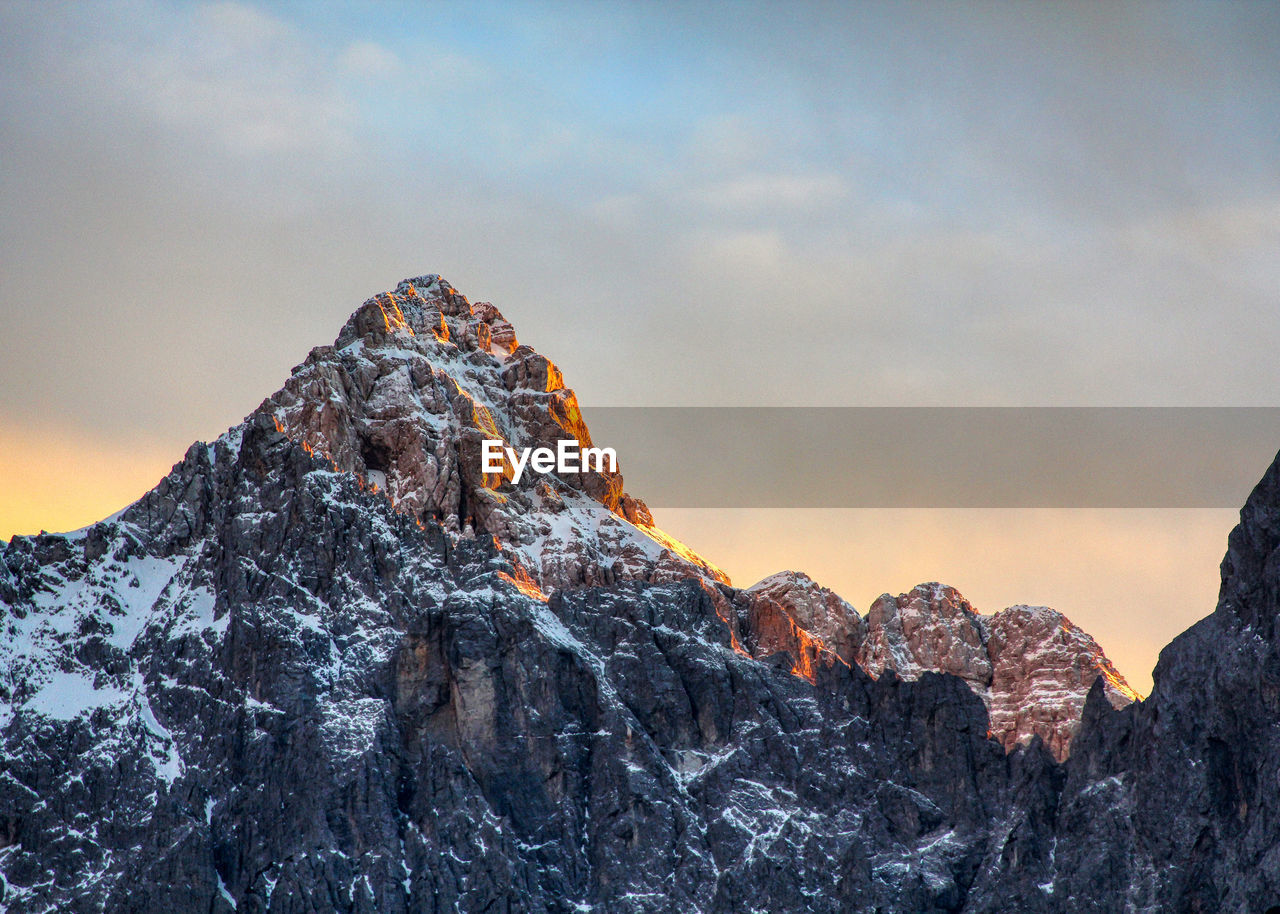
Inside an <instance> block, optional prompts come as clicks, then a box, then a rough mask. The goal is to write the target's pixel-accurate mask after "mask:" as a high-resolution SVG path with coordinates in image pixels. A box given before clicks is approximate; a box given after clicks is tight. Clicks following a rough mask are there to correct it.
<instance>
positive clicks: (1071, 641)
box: [743, 571, 1141, 761]
mask: <svg viewBox="0 0 1280 914" xmlns="http://www.w3.org/2000/svg"><path fill="white" fill-rule="evenodd" d="M743 596H744V597H745V598H746V600H747V606H748V611H747V613H746V618H745V623H744V626H743V627H744V629H745V630H746V631H747V632H748V635H747V643H748V645H749V646H750V647H751V648H752V651H753V653H754V654H755V655H756V656H765V655H768V654H770V653H775V652H778V651H787V652H789V653H790V654H791V655H792V656H793V657H797V658H806V657H812V660H811V661H809V664H808V666H809V667H810V668H811V667H812V666H813V664H814V663H817V664H822V663H823V662H825V663H826V664H827V665H830V664H831V663H833V662H835V659H836V658H838V659H839V660H840V661H842V662H843V663H845V664H846V665H848V664H856V665H857V666H859V667H861V668H862V669H863V670H865V671H866V672H867V673H869V674H870V675H871V676H873V677H876V678H879V677H880V676H881V675H882V674H883V673H884V671H885V670H892V671H893V672H894V673H896V674H897V675H898V676H900V677H902V678H903V679H917V678H919V676H920V675H921V674H922V673H925V672H935V673H950V674H951V675H953V676H957V677H959V678H960V679H962V680H964V682H965V683H966V684H967V685H968V686H969V688H970V689H972V690H973V692H974V693H975V694H976V695H978V697H979V698H981V699H982V700H983V703H984V704H985V705H986V706H987V711H988V713H989V715H990V729H991V735H992V737H993V738H995V739H997V740H998V741H999V742H1000V743H1001V745H1003V746H1004V747H1005V748H1006V749H1012V748H1013V747H1014V746H1017V745H1025V744H1027V743H1029V742H1030V741H1031V739H1032V738H1033V737H1036V736H1038V737H1040V739H1041V740H1043V742H1044V743H1045V745H1046V746H1047V747H1048V748H1049V751H1050V752H1051V753H1052V754H1053V756H1054V758H1056V759H1057V760H1058V761H1062V760H1063V759H1064V758H1066V757H1067V755H1068V753H1069V752H1070V747H1071V740H1072V738H1073V737H1074V736H1075V734H1076V732H1077V731H1078V730H1079V728H1080V716H1081V713H1082V712H1083V710H1084V703H1085V697H1086V696H1087V695H1088V693H1089V688H1090V686H1092V685H1093V682H1094V680H1095V679H1097V678H1098V677H1099V676H1101V677H1102V680H1103V685H1104V694H1105V695H1106V697H1107V700H1108V701H1109V702H1110V703H1111V704H1112V705H1113V706H1114V707H1118V708H1119V707H1124V706H1125V705H1127V704H1129V702H1131V701H1135V700H1138V699H1139V698H1140V697H1141V696H1139V695H1138V694H1137V693H1136V692H1134V691H1133V690H1132V689H1131V688H1130V687H1129V685H1128V683H1126V682H1125V680H1124V677H1123V676H1121V675H1120V674H1119V672H1117V671H1116V669H1115V667H1114V666H1112V664H1111V661H1110V660H1108V659H1107V657H1106V655H1105V654H1104V653H1103V652H1102V649H1101V648H1100V647H1099V646H1098V644H1097V642H1096V641H1094V640H1093V638H1091V637H1090V636H1089V635H1088V634H1086V633H1085V632H1084V631H1082V630H1081V629H1080V628H1079V627H1077V626H1076V625H1074V624H1072V623H1071V621H1070V620H1068V619H1067V618H1066V617H1065V616H1063V615H1062V614H1061V613H1059V612H1056V611H1054V610H1052V609H1049V608H1048V607H1044V606H1011V607H1009V608H1008V609H1005V610H1001V611H1000V612H998V613H996V614H994V615H991V616H984V615H980V614H979V613H978V612H977V611H975V610H974V609H973V607H972V606H971V605H970V604H969V601H968V600H966V599H965V598H964V597H963V596H961V595H960V593H959V591H957V590H956V589H955V588H953V587H946V586H944V585H941V584H921V585H920V586H918V587H916V588H914V589H913V590H912V591H911V592H910V593H906V594H899V595H898V596H897V597H891V596H889V595H888V594H884V595H883V596H881V597H880V598H879V599H877V600H876V601H875V602H874V603H873V604H872V605H871V609H870V610H868V612H867V615H866V617H865V618H863V617H860V616H859V615H858V613H857V611H856V610H854V609H853V607H852V606H850V605H849V604H848V603H846V602H845V601H844V600H843V599H841V598H840V597H839V596H837V595H836V594H834V593H832V592H831V591H830V590H827V589H826V588H824V587H821V586H819V585H818V584H817V583H815V582H814V581H813V580H812V579H810V578H809V577H807V576H806V575H803V574H799V573H797V572H791V571H788V572H782V573H781V574H776V575H773V576H771V577H768V578H765V579H764V580H763V581H761V582H760V583H759V584H756V585H755V586H754V587H750V588H748V589H747V590H746V591H744V592H743ZM824 651H825V652H826V653H824ZM832 654H834V655H835V656H834V657H832V656H831V655H832ZM798 667H800V668H801V669H802V671H803V669H804V665H803V664H798Z"/></svg>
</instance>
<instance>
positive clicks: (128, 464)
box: [0, 423, 1261, 694]
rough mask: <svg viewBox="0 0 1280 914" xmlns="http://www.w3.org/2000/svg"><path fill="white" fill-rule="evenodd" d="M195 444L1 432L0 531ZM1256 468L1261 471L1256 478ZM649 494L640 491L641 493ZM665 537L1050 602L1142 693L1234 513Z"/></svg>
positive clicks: (89, 515)
mask: <svg viewBox="0 0 1280 914" xmlns="http://www.w3.org/2000/svg"><path fill="white" fill-rule="evenodd" d="M188 443H189V442H186V443H182V444H178V443H176V442H174V441H171V440H166V439H164V438H161V437H160V436H154V437H152V438H149V439H148V438H141V439H136V440H132V441H130V440H126V439H122V438H120V437H119V436H115V437H108V436H105V435H104V436H99V437H95V436H93V435H91V434H86V433H72V432H69V431H66V430H62V429H59V428H58V427H57V426H56V425H54V424H53V423H37V424H34V425H32V424H28V425H25V426H23V425H7V426H5V427H3V428H0V479H3V480H4V481H5V482H4V485H3V486H2V487H0V538H4V539H6V540H7V539H8V538H9V537H11V536H12V535H14V534H15V533H36V532H39V531H40V530H42V529H43V530H49V531H53V532H61V531H67V530H74V529H78V528H80V527H83V526H85V525H87V524H91V523H93V522H94V521H96V520H100V519H102V518H104V517H106V516H108V515H110V514H113V513H114V512H116V511H118V510H120V509H121V508H123V507H124V506H125V505H127V504H129V503H130V502H132V501H133V500H135V499H136V498H138V497H139V496H141V495H142V494H143V493H144V492H146V491H147V490H149V489H150V488H151V487H152V486H154V485H155V484H156V483H157V482H158V481H159V480H160V479H161V478H162V477H163V476H164V474H165V473H166V472H168V470H169V468H170V467H171V466H172V465H173V464H174V463H175V462H176V461H177V460H179V459H180V458H181V456H182V454H183V452H184V451H185V449H186V445H187V444H188ZM1259 472H1261V469H1260V470H1259ZM638 494H640V495H641V496H642V497H643V493H638ZM655 513H656V515H657V520H658V523H659V525H660V526H662V528H663V529H665V530H667V531H668V532H669V533H671V534H672V535H674V536H676V537H678V538H680V539H683V540H684V541H685V542H687V543H688V544H689V545H690V546H692V547H693V548H695V549H697V550H698V551H699V552H701V553H702V554H703V555H705V556H706V557H707V558H709V559H711V560H712V561H713V562H715V563H716V564H718V565H719V566H720V567H721V568H723V569H724V570H725V571H726V572H728V573H729V575H730V576H731V577H732V578H733V581H734V583H735V584H737V585H738V586H741V587H746V586H749V585H751V584H753V583H755V582H756V581H757V580H759V579H760V578H762V577H765V576H766V575H769V574H772V573H773V572H776V571H781V570H783V569H794V570H797V571H803V572H805V573H806V574H809V575H810V576H811V577H813V578H814V579H816V580H817V581H819V582H820V583H822V584H824V585H825V586H827V587H830V588H831V589H833V590H835V591H836V592H837V593H839V594H841V595H842V596H843V597H844V598H845V599H846V600H848V601H849V602H850V603H852V604H853V606H854V607H855V608H856V609H858V610H859V611H860V612H865V611H866V609H867V607H868V606H869V605H870V603H871V601H872V600H874V599H875V597H877V596H878V595H879V594H881V593H884V592H890V593H900V592H903V591H906V590H909V589H910V588H911V587H913V586H914V585H916V584H919V583H922V582H924V581H935V580H936V581H943V582H945V583H947V584H951V585H953V586H955V587H957V588H958V589H959V590H960V591H961V592H962V593H963V594H965V596H967V597H968V598H969V599H970V600H971V601H972V602H973V604H974V605H975V606H976V607H977V608H978V609H979V610H980V611H982V612H995V611H997V610H1000V609H1003V608H1004V607H1005V606H1009V605H1011V604H1014V603H1030V604H1043V605H1048V606H1053V607H1054V608H1056V609H1059V610H1061V611H1062V612H1064V613H1066V615H1067V616H1068V617H1069V618H1070V619H1071V620H1072V621H1074V622H1075V623H1076V624H1078V625H1080V626H1081V627H1082V628H1084V629H1085V630H1086V631H1088V632H1089V633H1090V634H1092V635H1093V636H1094V637H1095V638H1097V639H1098V641H1099V642H1100V643H1101V644H1102V646H1103V649H1104V650H1105V651H1106V652H1107V654H1108V656H1110V657H1111V659H1112V661H1114V662H1115V664H1116V666H1117V667H1118V668H1119V669H1120V671H1121V672H1122V673H1124V675H1125V676H1126V677H1127V678H1128V680H1129V682H1130V684H1132V685H1133V686H1134V687H1135V688H1136V689H1138V690H1139V691H1140V692H1143V693H1144V694H1146V693H1147V692H1148V691H1150V689H1151V669H1152V667H1153V666H1154V665H1155V661H1156V657H1157V655H1158V653H1159V651H1160V649H1161V648H1162V647H1164V645H1165V644H1167V643H1168V642H1169V641H1170V640H1171V639H1172V638H1173V637H1174V636H1175V635H1177V634H1178V633H1179V632H1181V631H1182V630H1183V629H1185V628H1186V627H1187V626H1188V625H1190V624H1191V623H1193V622H1195V621H1196V620H1197V619H1199V618H1202V617H1203V616H1205V615H1207V614H1208V613H1209V612H1211V611H1212V610H1213V607H1214V603H1215V601H1216V599H1217V588H1218V563H1219V562H1220V561H1221V559H1222V554H1223V552H1224V551H1225V549H1226V538H1227V534H1228V533H1229V532H1230V530H1231V528H1232V526H1233V525H1234V524H1235V521H1236V514H1237V513H1236V512H1235V511H1231V510H1210V509H1158V510H1157V509H1152V510H1119V509H1107V510H1101V509H1099V510H1093V509H1043V510H1032V509H816V508H798V509H750V510H748V509H709V508H708V509H673V508H664V509H660V510H658V511H656V512H655Z"/></svg>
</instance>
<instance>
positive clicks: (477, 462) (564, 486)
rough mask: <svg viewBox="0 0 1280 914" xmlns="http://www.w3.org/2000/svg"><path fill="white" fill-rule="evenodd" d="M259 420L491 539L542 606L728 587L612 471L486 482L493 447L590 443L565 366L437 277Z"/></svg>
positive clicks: (372, 305)
mask: <svg viewBox="0 0 1280 914" xmlns="http://www.w3.org/2000/svg"><path fill="white" fill-rule="evenodd" d="M258 411H259V412H261V413H265V414H267V415H269V416H270V417H271V419H272V421H273V422H274V423H275V425H276V427H277V428H278V429H279V430H280V431H281V432H283V433H284V434H285V435H287V436H288V437H290V438H291V439H293V440H295V441H297V442H299V443H300V444H302V445H303V446H304V447H305V448H307V449H308V450H309V451H311V452H312V453H314V454H317V455H320V456H322V457H324V458H326V459H328V460H330V461H331V462H332V463H333V465H334V467H335V468H337V469H339V470H341V471H344V472H349V473H354V474H355V475H356V476H357V477H359V478H360V479H361V481H362V482H364V483H365V484H367V485H369V486H371V487H376V489H378V490H379V491H382V492H383V493H385V494H386V496H387V497H389V498H390V499H391V500H392V502H393V503H394V505H395V506H396V508H397V510H400V511H402V512H404V513H407V514H409V515H411V516H412V517H414V518H415V519H417V520H419V521H423V522H425V521H428V520H432V521H436V522H438V523H440V524H441V525H442V526H443V527H444V528H445V529H446V530H448V531H452V532H453V533H455V534H459V535H485V536H491V537H493V538H494V541H495V542H496V543H497V545H498V548H499V549H500V550H501V551H502V552H503V553H504V555H505V556H506V557H507V558H509V559H510V560H511V561H512V563H513V564H514V565H515V566H516V567H517V568H518V569H520V571H521V572H522V573H524V574H525V575H527V577H528V579H529V581H530V582H532V583H533V584H535V585H536V587H538V588H541V589H542V590H547V589H559V588H564V587H577V586H584V585H595V584H607V583H613V582H615V581H617V580H627V579H642V580H653V579H654V578H655V576H657V577H658V578H659V579H662V580H669V579H672V578H679V577H692V578H697V579H706V580H708V581H711V582H717V581H718V582H725V583H727V582H728V578H727V576H725V575H724V573H723V572H721V571H719V569H717V568H715V567H714V566H713V565H711V563H709V562H707V561H706V560H705V559H703V558H701V557H700V556H698V555H697V554H696V553H694V552H693V551H692V550H690V549H688V548H687V547H685V546H684V545H683V544H680V543H678V542H676V541H675V540H673V539H671V538H670V537H668V536H667V535H666V534H664V533H662V531H660V530H658V529H657V527H656V526H655V525H654V522H653V516H652V515H651V514H650V512H649V509H648V508H647V507H646V506H645V504H644V502H642V501H641V500H639V499H637V498H634V497H633V496H631V495H629V494H627V493H626V492H625V491H624V489H623V480H622V475H621V474H620V473H619V472H618V471H617V467H616V455H615V461H614V465H613V466H612V467H610V466H607V465H604V464H603V461H602V462H601V463H600V464H598V465H596V466H595V467H593V468H591V469H588V470H586V471H584V472H579V473H572V474H569V473H555V472H549V473H542V474H539V473H524V474H521V475H520V476H519V477H518V476H517V474H515V473H513V472H512V471H511V469H510V466H509V464H508V465H507V466H505V467H504V469H503V470H502V471H499V472H486V471H485V469H484V466H485V464H484V461H483V460H482V457H483V452H482V445H483V443H484V442H485V441H500V442H501V446H502V447H503V448H506V447H510V448H511V449H512V450H513V451H514V450H518V449H525V448H538V447H548V448H551V449H553V450H554V449H555V448H556V446H557V443H558V442H559V441H562V440H566V439H568V440H574V441H577V442H578V444H579V446H580V447H584V448H585V447H592V446H594V443H593V441H592V439H591V433H590V430H589V429H588V428H587V425H586V422H585V421H584V419H583V417H582V411H581V409H580V408H579V405H578V400H577V396H576V395H575V394H574V392H573V391H572V390H570V389H569V388H568V387H566V386H565V383H564V377H563V375H562V374H561V372H560V370H559V369H558V368H557V367H556V366H555V364H554V363H553V362H551V361H550V360H549V359H547V358H546V357H545V356H543V355H541V354H540V353H538V352H536V351H535V350H534V349H532V348H531V347H529V346H523V345H520V344H519V342H518V341H517V339H516V335H515V330H514V328H513V327H512V326H511V323H510V322H509V321H507V320H506V318H505V317H503V315H502V313H501V312H500V311H499V310H498V309H497V308H495V307H494V306H493V305H492V304H490V303H488V302H477V303H476V304H474V305H473V304H472V303H471V302H470V301H469V300H468V299H467V298H466V296H464V295H462V294H461V293H460V292H458V291H457V290H456V289H455V288H454V287H453V286H452V285H451V284H450V283H448V282H447V281H445V280H444V279H442V278H441V277H440V276H438V275H437V274H426V275H423V276H417V277H413V278H410V279H405V280H402V281H401V282H400V283H398V284H397V285H396V287H395V289H394V290H393V291H390V292H380V293H378V294H377V295H374V296H372V297H371V298H369V299H367V300H366V301H365V302H364V303H363V304H362V305H361V306H360V307H359V308H357V309H356V311H355V313H354V314H352V315H351V317H350V318H349V319H348V320H347V322H346V324H345V325H344V326H343V328H342V330H341V332H340V333H339V334H338V338H337V340H336V341H335V342H334V344H333V345H332V346H322V347H318V348H317V349H314V350H312V352H311V354H310V355H309V356H308V357H307V359H306V361H304V362H303V363H302V364H301V365H299V366H298V367H297V368H295V369H294V371H293V373H292V375H291V377H290V378H289V380H288V381H287V382H286V383H285V385H284V387H283V388H282V389H281V390H279V391H277V392H276V393H275V394H273V395H272V396H270V397H268V398H267V399H266V400H265V401H264V402H263V403H262V405H261V406H260V407H259V408H258Z"/></svg>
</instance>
